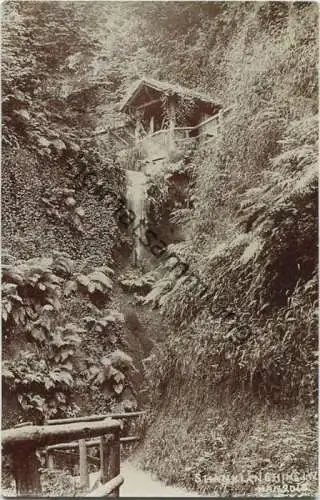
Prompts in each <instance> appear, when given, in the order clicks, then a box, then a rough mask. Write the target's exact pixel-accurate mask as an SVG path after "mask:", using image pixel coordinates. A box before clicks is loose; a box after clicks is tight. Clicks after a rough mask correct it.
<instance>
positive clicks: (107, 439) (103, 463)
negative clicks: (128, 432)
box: [2, 412, 144, 497]
mask: <svg viewBox="0 0 320 500" xmlns="http://www.w3.org/2000/svg"><path fill="white" fill-rule="evenodd" d="M142 414H144V412H132V413H119V414H107V415H91V416H88V417H78V418H70V419H58V420H48V421H47V422H45V424H44V425H42V426H37V425H32V424H31V423H30V422H26V423H25V424H18V425H17V426H15V427H14V428H11V429H8V430H5V431H3V432H2V448H3V452H4V453H8V454H10V455H11V458H12V465H13V475H14V479H15V482H16V493H17V495H18V496H22V495H23V496H25V495H28V496H30V495H32V496H41V483H40V472H39V462H38V458H37V454H36V453H37V450H39V449H43V448H45V451H46V457H47V467H48V468H49V469H50V468H53V467H54V454H55V453H57V452H58V453H59V452H62V453H63V452H64V450H72V449H75V450H78V456H79V472H80V491H81V492H82V494H84V496H91V497H104V496H110V495H112V496H115V497H118V496H119V489H120V486H121V484H122V483H123V481H124V479H123V477H122V476H121V475H120V444H121V443H130V442H134V441H138V440H139V437H138V436H126V437H120V432H121V428H122V424H121V420H122V419H127V418H134V417H138V416H140V415H142ZM92 438H95V439H92ZM90 447H98V448H99V459H97V458H95V459H94V463H96V464H97V463H98V464H99V467H100V471H99V483H100V484H99V486H98V487H97V488H95V489H93V491H89V470H88V459H89V462H90V461H91V463H92V462H93V460H91V459H93V458H94V457H88V455H87V450H88V448H90Z"/></svg>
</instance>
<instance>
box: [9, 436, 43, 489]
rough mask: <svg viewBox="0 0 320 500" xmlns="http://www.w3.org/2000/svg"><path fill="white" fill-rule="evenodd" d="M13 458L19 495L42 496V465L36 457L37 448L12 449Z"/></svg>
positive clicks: (30, 446)
mask: <svg viewBox="0 0 320 500" xmlns="http://www.w3.org/2000/svg"><path fill="white" fill-rule="evenodd" d="M11 456H12V463H13V475H14V479H15V482H16V489H17V495H19V496H24V495H26V496H37V495H40V494H41V483H40V472H39V465H40V464H39V460H38V457H37V455H36V447H33V446H32V445H28V446H21V445H18V446H17V448H15V449H12V451H11Z"/></svg>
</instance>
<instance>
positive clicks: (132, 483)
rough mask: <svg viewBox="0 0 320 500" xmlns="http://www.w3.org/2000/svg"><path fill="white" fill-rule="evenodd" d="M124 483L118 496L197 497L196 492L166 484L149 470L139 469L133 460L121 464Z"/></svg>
mask: <svg viewBox="0 0 320 500" xmlns="http://www.w3.org/2000/svg"><path fill="white" fill-rule="evenodd" d="M121 474H122V475H123V477H124V483H123V485H122V486H121V488H120V497H199V498H201V497H200V496H199V495H198V494H197V493H194V492H189V491H186V490H184V489H182V488H176V487H174V486H167V485H166V484H164V483H162V482H161V481H159V480H158V479H156V478H154V477H153V476H152V475H151V474H150V473H149V472H146V471H143V470H141V469H139V467H138V464H137V463H136V462H135V461H125V462H123V464H122V466H121Z"/></svg>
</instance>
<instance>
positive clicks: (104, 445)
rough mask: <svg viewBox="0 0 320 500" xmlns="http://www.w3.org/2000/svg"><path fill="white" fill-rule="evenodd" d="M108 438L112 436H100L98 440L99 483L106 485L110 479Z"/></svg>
mask: <svg viewBox="0 0 320 500" xmlns="http://www.w3.org/2000/svg"><path fill="white" fill-rule="evenodd" d="M110 438H112V436H110V435H107V436H101V438H100V473H101V483H102V484H104V483H107V482H108V481H109V479H110V474H109V468H110V467H109V466H110Z"/></svg>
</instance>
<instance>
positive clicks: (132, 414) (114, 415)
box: [46, 411, 146, 425]
mask: <svg viewBox="0 0 320 500" xmlns="http://www.w3.org/2000/svg"><path fill="white" fill-rule="evenodd" d="M145 414H146V411H133V412H130V413H129V412H128V413H105V414H103V415H89V416H87V417H72V418H60V419H52V420H47V421H46V425H57V424H69V423H73V422H95V421H99V420H104V419H106V418H112V419H116V420H122V419H124V418H135V417H140V416H141V415H145Z"/></svg>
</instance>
